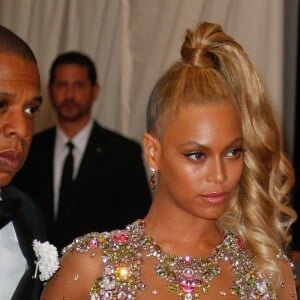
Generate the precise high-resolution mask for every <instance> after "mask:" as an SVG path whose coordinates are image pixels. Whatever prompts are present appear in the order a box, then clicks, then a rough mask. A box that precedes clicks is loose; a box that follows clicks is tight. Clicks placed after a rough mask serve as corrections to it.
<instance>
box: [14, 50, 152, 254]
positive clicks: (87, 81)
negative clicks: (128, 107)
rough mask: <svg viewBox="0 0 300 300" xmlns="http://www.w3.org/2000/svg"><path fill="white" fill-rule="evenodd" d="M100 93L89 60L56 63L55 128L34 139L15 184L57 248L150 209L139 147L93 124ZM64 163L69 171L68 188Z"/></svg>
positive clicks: (77, 57)
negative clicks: (36, 207)
mask: <svg viewBox="0 0 300 300" xmlns="http://www.w3.org/2000/svg"><path fill="white" fill-rule="evenodd" d="M99 90H100V86H99V84H98V82H97V75H96V70H95V66H94V64H93V62H92V61H91V59H90V58H89V57H87V56H86V55H84V54H82V53H79V52H74V51H73V52H67V53H63V54H61V55H59V56H58V57H57V58H56V59H55V60H54V62H53V64H52V66H51V68H50V81H49V95H50V100H51V102H52V105H53V107H54V110H55V112H56V115H57V126H56V127H53V128H50V129H47V130H45V131H43V132H41V133H39V134H37V135H36V136H34V139H33V143H32V147H31V150H30V153H29V155H28V159H27V161H26V164H25V166H24V168H22V171H21V172H20V173H19V174H18V176H17V177H16V178H15V181H14V183H15V184H16V185H17V186H18V187H20V188H22V190H24V191H25V192H26V193H27V194H29V195H30V196H31V197H33V198H34V199H35V200H36V202H37V203H38V205H39V206H40V208H41V209H42V212H43V214H44V217H45V219H46V224H47V227H48V233H49V236H50V242H52V243H54V244H55V245H56V246H57V247H58V248H59V249H61V248H62V247H63V246H65V245H67V244H68V243H70V242H71V241H72V239H74V238H75V237H77V236H79V235H82V234H84V233H87V232H91V231H108V230H112V229H118V228H123V227H125V226H126V225H127V224H128V223H131V222H132V221H134V220H136V219H138V218H143V217H144V216H145V215H146V212H147V211H148V208H149V206H150V202H151V193H150V189H149V186H148V182H147V176H146V172H145V168H144V164H143V160H142V152H141V147H140V146H139V145H138V143H136V142H134V141H132V140H129V139H127V138H125V137H123V136H121V135H119V134H117V133H115V132H113V131H110V130H108V129H105V128H103V127H102V126H100V125H99V124H98V123H97V122H95V121H94V120H93V119H92V105H93V103H94V101H95V99H96V98H97V96H98V93H99ZM68 142H72V146H68V145H67V144H68ZM69 145H70V144H69ZM69 147H70V149H71V150H69ZM69 152H70V154H69ZM68 156H69V158H68V159H67V157H68ZM70 157H71V158H70ZM69 159H70V161H72V163H71V165H72V166H71V167H70V165H69V162H70V161H69ZM67 161H68V163H67ZM64 163H67V165H68V166H69V167H68V169H70V168H71V169H72V171H70V172H71V173H72V175H70V177H72V178H71V179H70V180H69V181H68V180H67V183H62V182H65V181H64V180H65V175H63V174H65V172H64Z"/></svg>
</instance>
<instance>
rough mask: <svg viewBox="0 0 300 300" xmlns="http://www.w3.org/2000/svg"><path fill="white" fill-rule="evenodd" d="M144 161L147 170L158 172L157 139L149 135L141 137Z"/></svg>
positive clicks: (158, 149)
mask: <svg viewBox="0 0 300 300" xmlns="http://www.w3.org/2000/svg"><path fill="white" fill-rule="evenodd" d="M143 144H144V153H145V159H146V162H147V164H148V167H149V168H154V169H156V170H158V163H159V153H160V144H159V141H158V139H157V138H155V137H154V136H153V135H151V134H149V133H145V134H144V137H143Z"/></svg>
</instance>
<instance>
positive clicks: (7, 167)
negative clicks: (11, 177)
mask: <svg viewBox="0 0 300 300" xmlns="http://www.w3.org/2000/svg"><path fill="white" fill-rule="evenodd" d="M24 159H25V156H24V154H23V153H22V152H18V151H13V150H8V151H3V152H0V171H1V170H2V171H5V172H10V173H13V172H16V171H17V170H18V169H19V168H20V166H21V165H22V163H23V162H24Z"/></svg>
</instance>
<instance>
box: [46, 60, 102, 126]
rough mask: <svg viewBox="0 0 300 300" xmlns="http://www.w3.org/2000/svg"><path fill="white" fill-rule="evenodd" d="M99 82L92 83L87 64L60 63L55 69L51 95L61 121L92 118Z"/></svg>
mask: <svg viewBox="0 0 300 300" xmlns="http://www.w3.org/2000/svg"><path fill="white" fill-rule="evenodd" d="M98 90H99V86H98V84H95V85H92V83H91V82H90V79H89V77H88V70H87V68H86V67H85V66H80V65H76V64H65V65H60V66H58V67H57V68H56V69H55V72H54V80H53V82H52V84H51V85H50V86H49V95H50V99H51V101H52V104H53V107H54V109H55V111H56V113H57V116H58V119H59V120H60V121H66V122H81V121H82V120H87V119H89V118H90V115H91V110H92V105H93V102H94V100H95V98H96V97H97V95H98Z"/></svg>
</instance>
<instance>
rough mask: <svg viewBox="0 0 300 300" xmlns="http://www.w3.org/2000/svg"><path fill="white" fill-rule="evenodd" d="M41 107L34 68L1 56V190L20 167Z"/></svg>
mask: <svg viewBox="0 0 300 300" xmlns="http://www.w3.org/2000/svg"><path fill="white" fill-rule="evenodd" d="M40 105H41V91H40V78H39V71H38V68H37V65H36V64H34V63H33V62H30V61H27V60H23V59H22V58H19V57H17V56H12V55H8V54H5V53H0V186H5V185H7V184H8V183H9V182H10V181H11V179H12V178H13V176H14V175H15V174H16V172H17V171H18V170H19V169H20V168H21V166H22V165H23V163H24V161H25V159H26V156H27V154H28V151H29V147H30V144H31V140H32V135H33V131H34V119H35V114H36V112H37V111H38V110H39V107H40Z"/></svg>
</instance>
